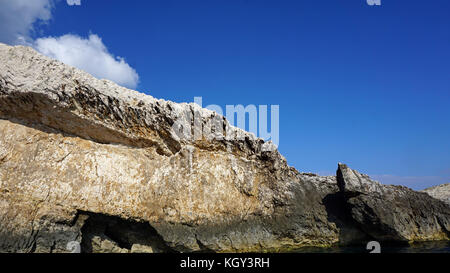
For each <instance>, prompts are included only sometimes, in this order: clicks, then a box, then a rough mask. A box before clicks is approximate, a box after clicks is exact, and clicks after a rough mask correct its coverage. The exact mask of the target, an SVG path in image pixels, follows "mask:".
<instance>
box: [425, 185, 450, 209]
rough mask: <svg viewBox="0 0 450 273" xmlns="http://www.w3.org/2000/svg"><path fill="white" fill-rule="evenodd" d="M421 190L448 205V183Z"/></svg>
mask: <svg viewBox="0 0 450 273" xmlns="http://www.w3.org/2000/svg"><path fill="white" fill-rule="evenodd" d="M423 192H426V193H428V194H429V195H430V196H432V197H434V198H436V199H439V200H442V201H444V202H445V203H447V204H449V205H450V183H448V184H442V185H438V186H434V187H431V188H428V189H425V190H423Z"/></svg>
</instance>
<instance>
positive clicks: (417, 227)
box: [337, 164, 450, 242]
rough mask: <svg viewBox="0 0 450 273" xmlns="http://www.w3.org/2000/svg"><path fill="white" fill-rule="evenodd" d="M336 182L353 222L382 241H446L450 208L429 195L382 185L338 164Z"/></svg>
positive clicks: (449, 231)
mask: <svg viewBox="0 0 450 273" xmlns="http://www.w3.org/2000/svg"><path fill="white" fill-rule="evenodd" d="M337 182H338V185H339V188H340V190H341V192H343V193H344V195H345V198H346V202H347V204H348V206H349V209H350V212H351V215H352V218H353V219H354V220H355V221H356V222H357V224H358V225H359V227H360V228H361V229H362V230H363V231H364V232H365V233H367V234H368V235H370V236H371V237H373V238H375V239H377V240H379V241H404V242H409V241H426V240H446V239H448V238H449V235H450V207H449V206H448V205H447V204H445V203H443V202H442V201H440V200H437V199H434V198H432V197H431V196H429V195H428V194H426V193H422V192H416V191H413V190H411V189H409V188H407V187H403V186H391V185H382V184H380V183H378V182H376V181H373V180H371V179H370V178H369V177H368V176H367V175H364V174H360V173H359V172H357V171H355V170H352V169H350V168H348V167H347V166H346V165H345V164H339V169H338V172H337Z"/></svg>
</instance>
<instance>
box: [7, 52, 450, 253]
mask: <svg viewBox="0 0 450 273" xmlns="http://www.w3.org/2000/svg"><path fill="white" fill-rule="evenodd" d="M194 117H197V119H195V118H194ZM217 120H219V121H222V123H221V125H222V126H223V127H222V128H220V129H221V130H219V131H216V133H218V132H219V135H220V134H221V135H222V137H214V138H208V137H201V138H184V137H180V136H179V132H177V131H176V130H177V128H180V127H174V124H177V125H179V126H181V128H190V130H192V134H193V135H195V133H196V132H198V131H202V130H204V129H205V128H207V129H211V128H210V127H211V124H214V122H213V121H217ZM174 128H175V129H174ZM210 131H211V130H210ZM449 238H450V207H449V205H447V204H446V203H444V202H442V201H440V200H437V199H435V198H433V197H431V196H429V195H428V194H426V193H420V192H415V191H412V190H410V189H407V188H405V187H396V186H385V185H382V184H379V183H377V182H375V181H372V180H370V179H369V177H367V176H365V175H362V174H359V173H358V172H356V171H353V170H351V169H349V168H348V167H347V166H345V165H343V164H340V165H339V167H338V171H337V175H336V176H327V177H322V176H318V175H314V174H306V173H300V172H298V171H297V170H295V169H294V168H292V167H289V166H288V165H287V163H286V160H285V159H284V158H283V157H282V156H281V155H280V154H279V153H278V151H277V150H276V149H274V147H273V145H271V144H270V143H266V142H264V141H263V140H262V139H259V138H256V137H255V136H254V135H253V134H250V133H247V132H245V131H242V130H240V129H238V128H235V127H232V126H230V125H229V123H228V122H227V121H226V120H225V119H224V118H223V117H222V116H219V115H217V114H216V113H215V112H212V111H209V110H206V109H202V108H200V107H199V106H198V105H196V104H186V103H181V104H178V103H173V102H169V101H164V100H157V99H155V98H153V97H151V96H148V95H144V94H141V93H138V92H136V91H132V90H129V89H126V88H123V87H120V86H118V85H116V84H114V83H112V82H110V81H107V80H98V79H95V78H93V77H92V76H90V75H89V74H87V73H85V72H83V71H80V70H78V69H75V68H73V67H70V66H67V65H65V64H62V63H60V62H58V61H55V60H52V59H50V58H47V57H45V56H42V55H40V54H39V53H37V52H36V51H34V50H33V49H31V48H28V47H22V46H16V47H10V46H7V45H4V44H0V252H67V251H68V248H67V245H68V244H69V243H73V242H78V243H80V244H81V250H82V251H84V252H193V251H211V252H248V251H289V250H293V249H296V248H300V247H303V246H322V247H326V246H331V245H334V244H349V243H365V242H367V241H369V240H373V239H375V240H379V241H403V242H408V241H421V240H448V239H449Z"/></svg>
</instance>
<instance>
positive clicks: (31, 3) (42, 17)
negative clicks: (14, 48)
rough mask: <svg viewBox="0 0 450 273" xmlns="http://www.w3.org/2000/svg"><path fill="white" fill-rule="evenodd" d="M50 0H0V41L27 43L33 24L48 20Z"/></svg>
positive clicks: (50, 6) (51, 2)
mask: <svg viewBox="0 0 450 273" xmlns="http://www.w3.org/2000/svg"><path fill="white" fill-rule="evenodd" d="M52 5H53V1H52V0H0V41H2V42H4V43H7V44H27V43H29V42H30V40H31V38H30V35H31V34H32V33H33V32H34V31H35V29H34V27H33V24H34V23H35V22H37V21H42V22H45V21H48V20H49V19H50V18H51V16H52V14H51V8H52Z"/></svg>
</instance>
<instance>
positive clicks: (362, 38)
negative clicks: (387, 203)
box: [0, 0, 450, 189]
mask: <svg viewBox="0 0 450 273" xmlns="http://www.w3.org/2000/svg"><path fill="white" fill-rule="evenodd" d="M4 1H5V0H1V1H0V2H4ZM40 1H48V0H40ZM50 10H51V16H50V17H49V16H47V17H45V16H41V17H42V18H40V19H43V20H45V22H44V23H42V22H41V21H42V20H41V21H39V20H36V21H35V22H34V24H33V28H32V29H31V30H29V31H28V32H27V31H25V32H26V33H25V32H24V31H22V34H24V35H25V36H27V37H26V38H27V39H28V40H29V41H38V38H42V37H61V36H64V35H67V34H71V35H73V36H74V37H81V38H82V39H87V38H88V36H89V34H96V35H97V36H98V37H99V38H101V41H102V43H103V45H104V46H105V47H106V48H107V51H108V53H109V54H111V55H114V56H121V57H123V58H124V60H123V63H122V64H121V65H120V67H119V68H118V69H119V70H117V71H119V72H121V71H127V72H126V73H128V72H129V73H130V74H129V75H130V77H133V75H135V74H133V71H131V72H130V69H131V70H134V71H135V72H136V74H138V75H139V81H138V82H137V81H136V82H135V83H134V84H130V85H132V86H133V87H136V89H137V90H139V91H141V92H144V93H147V94H150V95H152V96H154V97H157V98H164V99H169V100H172V101H176V102H186V101H187V102H192V101H193V100H194V97H195V96H202V97H203V104H204V105H207V104H219V105H222V106H223V108H225V105H226V104H233V105H236V104H243V105H248V104H255V105H260V104H265V105H272V104H277V105H280V145H279V150H280V152H281V153H282V154H283V155H284V156H285V157H286V158H287V160H288V163H289V164H290V165H292V166H294V167H296V168H297V169H298V170H299V171H303V172H315V173H320V174H333V173H334V172H335V169H336V167H337V163H338V162H344V163H347V164H348V165H349V166H351V167H352V168H354V169H357V170H359V171H360V172H363V173H367V174H369V175H371V176H373V177H374V178H376V179H378V180H380V182H383V183H394V184H403V185H407V186H409V187H412V188H414V189H422V188H425V187H428V186H432V185H436V184H441V183H449V182H450V107H449V105H450V76H449V75H450V50H449V49H450V16H449V14H450V1H448V0H432V1H425V0H421V1H418V0H410V1H407V0H397V1H389V0H382V5H381V6H369V5H367V4H366V1H365V0H345V1H344V0H341V1H337V0H321V1H317V0H315V1H312V0H311V1H300V0H297V1H294V0H292V1H286V0H277V1H275V0H204V1H196V0H190V1H186V0H179V1H175V0H157V1H156V0H152V1H141V0H136V1H123V0H109V1H102V0H81V5H80V6H69V5H67V3H66V2H65V1H62V0H60V1H57V2H56V3H54V5H53V7H52V8H51V9H50ZM0 17H1V14H0ZM0 20H1V18H0ZM1 31H3V32H6V31H7V30H5V29H3V30H2V29H1V27H0V39H1V37H2V36H1ZM5 37H6V36H5ZM4 39H6V38H4ZM0 41H1V40H0ZM3 42H5V41H3ZM10 43H11V42H10ZM105 58H106V57H105ZM122 69H123V70H122ZM117 71H116V72H117ZM124 73H125V72H124ZM127 75H128V74H127ZM135 80H137V78H135ZM131 81H132V80H131Z"/></svg>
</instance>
